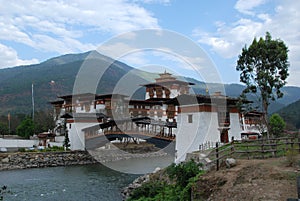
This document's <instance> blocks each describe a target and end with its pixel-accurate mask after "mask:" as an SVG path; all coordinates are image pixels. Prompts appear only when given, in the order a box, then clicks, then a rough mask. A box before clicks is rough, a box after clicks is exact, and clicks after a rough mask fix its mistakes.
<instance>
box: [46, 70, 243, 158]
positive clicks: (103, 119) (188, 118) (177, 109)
mask: <svg viewBox="0 0 300 201" xmlns="http://www.w3.org/2000/svg"><path fill="white" fill-rule="evenodd" d="M191 85H194V83H189V82H185V81H181V80H178V79H177V78H175V77H173V76H172V74H170V73H167V72H164V73H162V74H159V78H156V80H155V82H153V83H147V84H144V85H142V86H144V87H145V88H146V94H145V99H144V100H129V99H128V97H127V96H126V95H122V94H92V93H85V94H75V95H66V96H59V97H58V98H59V99H58V100H56V101H52V102H51V104H52V105H53V106H54V111H55V120H56V125H57V126H56V132H57V135H63V134H64V129H63V127H64V124H66V129H67V130H68V135H69V139H70V145H71V147H70V148H71V149H72V150H85V149H86V145H85V141H86V140H87V139H92V138H94V137H97V136H103V135H122V134H125V135H126V136H128V135H134V134H139V135H147V136H152V137H155V138H158V139H161V140H169V141H176V146H175V147H176V159H175V161H176V162H180V161H184V160H185V157H186V154H187V153H190V152H193V151H197V150H199V145H200V144H203V143H205V142H208V141H209V142H223V143H227V142H229V141H230V140H231V139H232V138H234V139H241V133H242V131H245V129H246V127H245V125H244V124H245V116H242V114H241V113H240V111H239V110H238V107H237V105H236V103H237V101H238V99H236V98H230V97H227V96H224V95H222V94H221V93H220V92H216V93H214V94H212V95H200V94H197V95H196V94H190V86H191Z"/></svg>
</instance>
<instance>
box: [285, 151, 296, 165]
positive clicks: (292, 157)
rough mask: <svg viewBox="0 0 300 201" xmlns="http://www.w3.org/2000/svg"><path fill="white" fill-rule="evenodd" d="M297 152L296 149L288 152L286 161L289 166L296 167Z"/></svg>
mask: <svg viewBox="0 0 300 201" xmlns="http://www.w3.org/2000/svg"><path fill="white" fill-rule="evenodd" d="M297 154H298V153H297V151H296V150H295V149H289V150H288V151H287V152H286V160H287V163H288V166H294V165H296V162H297Z"/></svg>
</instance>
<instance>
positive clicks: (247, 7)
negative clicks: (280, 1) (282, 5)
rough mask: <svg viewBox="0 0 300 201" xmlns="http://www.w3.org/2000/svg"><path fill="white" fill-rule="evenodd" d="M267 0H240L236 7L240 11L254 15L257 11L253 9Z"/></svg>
mask: <svg viewBox="0 0 300 201" xmlns="http://www.w3.org/2000/svg"><path fill="white" fill-rule="evenodd" d="M265 2H266V0H251V1H249V0H238V1H237V3H236V4H235V6H234V8H235V9H237V10H238V11H239V12H241V13H244V14H247V15H254V14H255V13H254V12H253V11H252V10H253V9H254V8H256V7H258V6H260V5H262V4H264V3H265Z"/></svg>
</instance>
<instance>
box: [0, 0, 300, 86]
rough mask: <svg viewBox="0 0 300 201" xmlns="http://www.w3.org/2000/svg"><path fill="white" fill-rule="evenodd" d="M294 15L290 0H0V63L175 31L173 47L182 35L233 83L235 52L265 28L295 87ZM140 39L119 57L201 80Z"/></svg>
mask: <svg viewBox="0 0 300 201" xmlns="http://www.w3.org/2000/svg"><path fill="white" fill-rule="evenodd" d="M299 19H300V1H298V0H251V1H249V0H226V1H224V0H188V1H183V0H72V1H67V0H26V1H19V0H10V1H7V0H0V68H7V67H13V66H19V65H27V64H34V63H40V62H42V61H45V60H47V59H49V58H52V57H56V56H60V55H63V54H69V53H82V52H86V51H90V50H96V49H99V47H103V46H105V45H107V42H110V41H111V40H112V39H114V38H118V37H120V35H121V36H124V34H125V35H126V33H132V32H133V33H136V32H137V31H139V30H145V29H146V30H147V29H155V30H166V32H167V33H170V32H172V33H173V34H174V35H179V36H181V38H182V40H181V39H180V40H179V41H176V40H175V41H174V40H173V41H172V43H174V44H175V45H177V48H179V49H180V47H181V45H182V44H181V42H185V41H186V40H185V39H188V40H190V42H192V43H193V44H195V45H197V46H198V47H199V49H201V50H203V52H204V53H205V55H206V56H207V58H209V59H210V60H211V63H213V64H214V67H213V68H216V69H215V70H216V72H218V76H219V79H220V80H216V81H222V82H224V83H239V72H237V71H236V70H235V68H236V62H237V59H238V55H239V54H240V53H241V50H242V48H243V47H244V46H245V45H247V46H249V45H250V44H251V43H252V41H253V39H254V38H255V37H256V38H260V37H264V36H265V33H266V32H267V31H268V32H270V34H271V36H272V38H273V39H280V40H282V41H284V43H285V44H286V45H287V46H288V49H289V53H288V54H289V63H290V69H289V73H290V76H289V78H288V80H287V81H288V83H287V85H290V86H300V79H299V77H300V20H299ZM126 36H129V34H128V35H126ZM104 44H105V45H104ZM174 44H173V45H174ZM147 45H149V46H151V44H145V46H143V47H141V50H140V51H135V52H128V54H126V55H122V57H120V58H119V60H121V61H123V62H125V63H126V64H128V65H130V66H133V67H136V68H140V69H143V70H148V71H154V70H158V71H162V70H163V69H166V70H167V71H171V72H172V71H174V72H176V73H178V74H180V75H184V76H190V77H194V78H196V79H202V80H203V81H206V80H207V79H205V76H206V77H207V75H205V73H206V72H204V71H201V70H200V73H199V71H197V70H195V68H191V67H190V68H187V67H186V66H189V65H188V62H187V61H186V60H185V58H186V55H184V56H183V57H182V56H181V55H178V54H172V50H170V51H161V50H157V49H151V48H150V49H149V48H148V49H147V47H146V46H147ZM168 45H169V46H171V44H168ZM117 48H127V47H125V46H124V45H123V46H122V45H120V44H119V46H118V47H117ZM143 48H144V49H143ZM166 48H169V47H166ZM100 49H101V48H100ZM108 56H110V55H108ZM190 57H191V56H190ZM195 58H196V57H195ZM195 58H194V60H196V59H195ZM196 65H206V64H205V62H204V63H197V64H196ZM154 66H159V67H158V68H155V67H154ZM201 68H205V67H204V66H202V67H199V69H201ZM0 79H1V78H0Z"/></svg>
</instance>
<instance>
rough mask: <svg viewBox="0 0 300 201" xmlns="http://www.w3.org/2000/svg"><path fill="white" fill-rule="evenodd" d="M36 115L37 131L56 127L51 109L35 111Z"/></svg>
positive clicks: (40, 131)
mask: <svg viewBox="0 0 300 201" xmlns="http://www.w3.org/2000/svg"><path fill="white" fill-rule="evenodd" d="M34 117H35V118H34V125H35V131H36V132H37V133H42V132H45V131H48V130H49V129H50V130H51V129H53V128H54V127H55V121H54V118H53V114H52V113H51V111H49V110H40V111H37V112H35V114H34Z"/></svg>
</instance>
